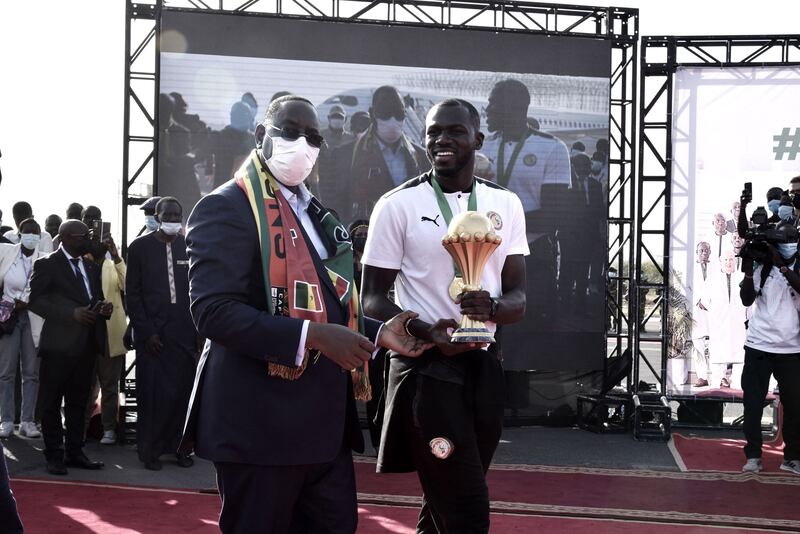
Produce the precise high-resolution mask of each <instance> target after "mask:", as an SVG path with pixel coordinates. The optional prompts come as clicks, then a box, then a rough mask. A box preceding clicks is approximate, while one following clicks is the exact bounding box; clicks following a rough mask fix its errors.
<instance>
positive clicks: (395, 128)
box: [375, 117, 405, 144]
mask: <svg viewBox="0 0 800 534" xmlns="http://www.w3.org/2000/svg"><path fill="white" fill-rule="evenodd" d="M404 122H405V121H399V120H397V119H395V118H394V117H392V118H391V119H388V120H383V119H376V120H375V124H376V125H377V128H378V137H380V138H381V141H383V142H384V143H389V144H392V143H396V142H397V141H399V140H400V136H402V135H403V123H404Z"/></svg>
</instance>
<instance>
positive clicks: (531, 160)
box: [522, 154, 537, 167]
mask: <svg viewBox="0 0 800 534" xmlns="http://www.w3.org/2000/svg"><path fill="white" fill-rule="evenodd" d="M536 161H537V160H536V154H525V157H524V158H522V163H524V164H525V165H527V166H528V167H533V166H534V165H536Z"/></svg>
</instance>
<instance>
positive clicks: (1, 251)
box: [0, 219, 44, 438]
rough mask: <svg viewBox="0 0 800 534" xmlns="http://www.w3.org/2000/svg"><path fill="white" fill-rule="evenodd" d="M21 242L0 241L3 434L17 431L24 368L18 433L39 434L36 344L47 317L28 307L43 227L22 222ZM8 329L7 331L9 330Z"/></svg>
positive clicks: (0, 420)
mask: <svg viewBox="0 0 800 534" xmlns="http://www.w3.org/2000/svg"><path fill="white" fill-rule="evenodd" d="M19 234H20V235H19V243H17V244H16V245H11V244H6V243H0V284H1V285H2V291H1V292H2V304H0V319H6V322H5V325H6V327H7V328H6V329H4V332H5V333H4V334H3V335H2V337H0V438H7V437H9V436H10V435H11V434H12V433H13V432H14V382H15V381H16V378H17V369H18V368H19V367H21V368H22V412H21V423H22V424H21V425H20V429H19V433H20V435H22V436H26V437H31V438H35V437H39V436H41V433H40V432H39V430H38V429H37V428H36V424H35V423H34V410H35V408H36V397H37V394H38V392H39V359H38V358H37V356H36V346H37V345H38V342H39V335H40V334H41V332H42V326H43V324H44V319H42V318H41V317H39V316H38V315H36V314H34V313H32V312H29V311H27V305H28V295H29V294H30V278H31V273H32V272H33V262H34V261H36V259H38V258H39V257H40V256H41V255H44V253H43V252H42V251H41V250H39V240H40V239H41V237H40V236H41V229H40V227H39V224H38V223H37V222H36V221H35V220H33V219H27V220H25V221H22V222H21V223H20V226H19ZM6 330H7V331H6Z"/></svg>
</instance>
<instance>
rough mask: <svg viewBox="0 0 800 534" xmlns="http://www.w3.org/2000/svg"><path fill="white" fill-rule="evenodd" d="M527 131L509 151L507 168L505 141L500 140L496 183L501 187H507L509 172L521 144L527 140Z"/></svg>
mask: <svg viewBox="0 0 800 534" xmlns="http://www.w3.org/2000/svg"><path fill="white" fill-rule="evenodd" d="M528 135H530V134H529V133H528V134H526V135H525V137H524V138H523V139H521V140H520V141H517V146H515V147H514V151H513V152H512V153H511V159H509V160H508V169H506V157H505V156H506V143H505V141H503V140H502V139H501V140H500V149H499V150H498V151H497V183H498V184H500V185H501V186H503V187H508V182H509V180H511V173H512V172H513V171H514V164H515V163H516V162H517V156H519V153H520V152H521V151H522V145H524V144H525V141H527V140H528Z"/></svg>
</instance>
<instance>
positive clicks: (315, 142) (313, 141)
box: [269, 126, 325, 148]
mask: <svg viewBox="0 0 800 534" xmlns="http://www.w3.org/2000/svg"><path fill="white" fill-rule="evenodd" d="M269 129H270V130H274V131H275V132H277V133H278V134H279V135H280V136H281V137H283V138H284V139H286V140H287V141H296V140H297V139H298V138H300V137H305V138H306V141H308V144H309V145H311V146H313V147H316V148H321V147H322V143H323V142H324V141H325V139H324V138H323V137H322V136H321V135H320V134H318V133H306V132H301V131H300V130H299V129H297V128H292V127H291V126H284V127H283V128H278V127H277V126H270V127H269ZM270 137H274V136H272V135H271V136H270Z"/></svg>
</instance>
